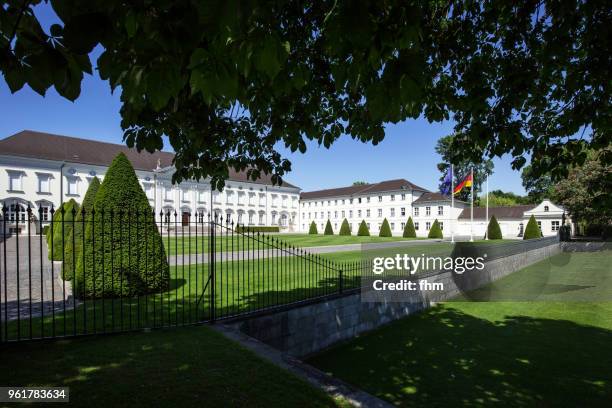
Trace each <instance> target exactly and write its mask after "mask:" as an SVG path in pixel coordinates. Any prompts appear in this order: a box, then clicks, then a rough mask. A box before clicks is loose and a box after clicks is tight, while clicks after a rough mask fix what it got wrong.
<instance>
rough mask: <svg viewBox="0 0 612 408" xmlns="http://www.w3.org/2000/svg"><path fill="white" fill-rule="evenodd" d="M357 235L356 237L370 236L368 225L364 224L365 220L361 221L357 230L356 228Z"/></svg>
mask: <svg viewBox="0 0 612 408" xmlns="http://www.w3.org/2000/svg"><path fill="white" fill-rule="evenodd" d="M357 236H358V237H369V236H370V230H368V225H367V224H366V222H365V220H363V221H361V224H359V230H357Z"/></svg>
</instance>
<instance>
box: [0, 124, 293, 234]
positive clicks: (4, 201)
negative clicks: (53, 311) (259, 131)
mask: <svg viewBox="0 0 612 408" xmlns="http://www.w3.org/2000/svg"><path fill="white" fill-rule="evenodd" d="M120 152H123V153H125V154H126V156H127V157H128V159H129V160H130V161H131V163H132V165H133V167H134V169H135V170H136V174H137V176H138V178H139V180H140V183H141V185H142V188H143V190H144V191H145V193H146V195H147V197H148V198H149V202H150V203H151V207H152V209H153V210H154V211H155V214H158V213H159V212H160V211H163V212H164V213H166V212H167V211H170V212H171V213H172V214H173V213H174V212H175V211H176V213H177V214H178V217H180V218H179V221H178V222H179V223H187V222H188V220H189V214H192V215H195V214H197V215H198V216H200V215H203V216H204V217H206V218H207V217H208V214H210V213H211V211H213V212H214V213H216V214H217V215H219V216H220V215H223V217H224V218H225V217H229V218H230V219H232V220H234V221H235V222H237V223H240V224H244V225H252V226H264V225H278V226H279V227H280V228H281V229H282V230H284V231H295V230H297V220H298V201H299V193H300V189H299V188H297V187H295V186H293V185H291V184H289V183H283V185H282V186H274V185H273V184H272V181H271V179H270V177H266V176H263V177H261V178H260V179H259V180H258V181H257V182H253V181H250V180H248V179H247V175H246V173H237V172H233V171H230V176H229V180H228V181H227V182H226V185H225V189H224V190H223V192H222V193H219V192H218V191H213V192H212V194H211V189H210V184H209V183H208V182H205V181H203V182H195V181H194V182H184V183H181V184H180V185H172V183H171V177H172V173H173V170H174V167H173V166H172V158H173V154H172V153H168V152H156V153H154V154H149V153H146V152H141V153H138V152H137V151H136V150H134V149H130V148H128V147H126V146H123V145H117V144H111V143H103V142H97V141H92V140H87V139H79V138H74V137H66V136H59V135H52V134H48V133H40V132H33V131H27V130H26V131H23V132H19V133H17V134H15V135H12V136H10V137H7V138H5V139H3V140H0V205H6V207H7V208H8V214H7V219H8V221H9V222H8V223H7V224H8V225H7V228H8V229H9V231H7V232H10V231H11V229H12V230H14V229H15V228H19V229H20V232H23V230H24V229H25V228H26V224H27V223H26V220H27V214H26V211H27V208H28V206H30V208H31V209H32V217H33V218H34V219H35V222H34V224H35V225H36V226H37V231H39V230H40V228H41V226H42V227H44V225H46V223H48V222H49V220H50V210H51V207H52V206H53V207H54V208H56V209H57V208H59V206H60V203H61V202H66V201H68V200H69V199H71V198H74V199H75V201H77V202H79V203H80V202H81V201H82V199H83V196H84V195H85V192H86V191H87V188H88V186H89V182H90V181H91V180H92V179H93V177H95V176H97V177H98V178H99V179H100V181H102V180H103V179H104V174H105V173H106V171H107V169H108V166H110V164H111V162H112V160H113V158H114V157H115V156H116V155H117V154H119V153H120ZM211 199H212V203H211ZM39 210H40V211H41V212H39ZM40 214H42V217H40ZM38 218H41V219H40V220H38ZM192 220H193V219H192ZM0 233H1V231H0Z"/></svg>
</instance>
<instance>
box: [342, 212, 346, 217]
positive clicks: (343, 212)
mask: <svg viewBox="0 0 612 408" xmlns="http://www.w3.org/2000/svg"><path fill="white" fill-rule="evenodd" d="M344 214H345V213H344V210H342V218H344Z"/></svg>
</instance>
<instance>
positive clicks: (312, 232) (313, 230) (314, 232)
mask: <svg viewBox="0 0 612 408" xmlns="http://www.w3.org/2000/svg"><path fill="white" fill-rule="evenodd" d="M308 233H309V234H310V235H317V234H318V233H319V231H317V224H315V222H314V221H313V222H311V223H310V228H309V229H308Z"/></svg>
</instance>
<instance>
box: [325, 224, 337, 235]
mask: <svg viewBox="0 0 612 408" xmlns="http://www.w3.org/2000/svg"><path fill="white" fill-rule="evenodd" d="M323 235H334V229H333V228H332V226H331V222H329V220H327V223H326V224H325V231H323Z"/></svg>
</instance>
